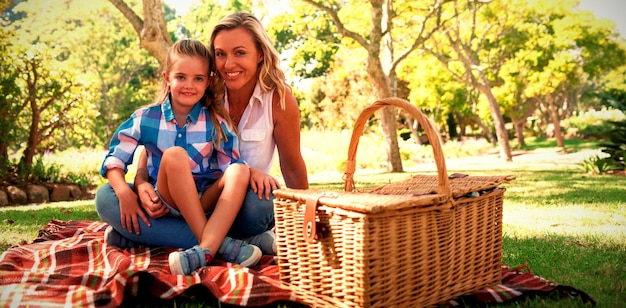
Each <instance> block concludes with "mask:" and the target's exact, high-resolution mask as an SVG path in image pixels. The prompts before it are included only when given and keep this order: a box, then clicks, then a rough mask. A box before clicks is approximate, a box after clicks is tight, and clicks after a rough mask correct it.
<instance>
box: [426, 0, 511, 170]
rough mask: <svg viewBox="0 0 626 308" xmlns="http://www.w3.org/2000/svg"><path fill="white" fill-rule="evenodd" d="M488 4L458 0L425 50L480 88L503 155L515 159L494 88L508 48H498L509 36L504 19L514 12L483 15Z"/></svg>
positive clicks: (461, 77) (468, 82) (460, 79)
mask: <svg viewBox="0 0 626 308" xmlns="http://www.w3.org/2000/svg"><path fill="white" fill-rule="evenodd" d="M489 5H492V4H489ZM485 6H486V5H483V4H482V3H480V2H476V1H468V2H465V1H455V2H454V6H453V7H452V10H451V12H449V13H448V14H451V15H453V16H454V18H453V19H452V20H449V21H446V23H445V31H444V32H442V33H440V34H438V35H435V36H433V37H432V38H431V40H430V41H429V44H428V45H427V46H425V48H424V50H426V51H427V52H429V53H430V54H432V55H433V56H435V57H436V58H437V59H439V61H440V62H441V63H442V64H443V65H444V66H445V67H446V68H447V69H448V71H449V72H450V73H451V74H452V75H453V76H454V77H455V78H456V79H457V80H458V81H460V82H465V83H467V84H468V85H470V86H472V87H474V88H476V89H478V90H479V91H480V92H481V93H482V94H483V95H484V96H485V98H486V99H487V102H488V107H489V110H490V113H491V117H492V120H493V124H494V126H495V130H496V136H497V138H498V143H499V145H500V157H501V158H502V159H504V160H505V161H512V160H513V156H512V154H511V147H510V145H509V137H508V133H507V131H506V127H505V121H504V118H503V116H502V110H501V109H500V107H501V106H500V105H499V104H498V100H497V99H496V97H495V95H494V93H493V90H492V87H493V85H494V82H495V81H496V80H495V79H496V78H497V73H498V69H499V67H500V65H501V63H502V62H503V59H502V56H503V55H504V54H506V50H503V49H500V48H497V44H498V42H499V40H500V39H502V38H503V37H504V36H505V35H506V32H505V31H504V30H506V28H505V27H503V26H502V19H503V18H506V17H507V16H509V15H508V14H512V11H502V13H504V14H505V15H504V17H502V16H500V15H495V14H484V15H483V14H481V13H482V12H483V11H484V10H482V9H483V8H484V7H485ZM487 6H488V5H487Z"/></svg>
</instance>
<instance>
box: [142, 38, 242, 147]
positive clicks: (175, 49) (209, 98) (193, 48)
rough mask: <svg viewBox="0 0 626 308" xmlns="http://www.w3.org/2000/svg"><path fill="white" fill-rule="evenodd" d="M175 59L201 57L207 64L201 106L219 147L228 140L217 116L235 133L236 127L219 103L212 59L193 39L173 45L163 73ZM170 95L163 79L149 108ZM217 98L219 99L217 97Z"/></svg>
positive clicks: (219, 88)
mask: <svg viewBox="0 0 626 308" xmlns="http://www.w3.org/2000/svg"><path fill="white" fill-rule="evenodd" d="M177 57H201V58H203V59H205V60H206V61H208V62H209V72H207V76H208V77H209V86H208V87H207V88H206V90H205V91H204V96H202V101H203V102H202V105H203V106H204V107H206V108H207V109H208V110H209V114H210V116H211V121H212V122H213V126H214V127H215V130H216V133H217V134H216V136H215V138H216V140H213V141H214V142H216V144H217V146H218V147H219V146H220V144H221V142H222V140H228V137H227V136H226V134H225V132H224V130H223V129H222V126H221V125H220V122H219V121H218V116H219V117H221V118H222V119H224V120H225V121H226V124H227V126H228V127H229V128H230V129H232V130H234V131H235V132H236V130H237V127H236V126H235V125H234V124H233V122H232V120H231V119H230V116H229V115H228V111H227V110H226V108H225V107H224V105H223V104H222V103H221V99H222V97H223V93H224V91H223V86H222V84H221V83H220V82H218V81H217V78H215V76H216V75H217V74H215V73H214V72H213V67H214V65H213V60H212V59H213V58H211V55H210V53H209V49H208V48H207V47H206V45H204V44H203V43H202V42H200V41H198V40H193V39H182V40H179V41H177V42H176V43H174V45H172V46H171V47H170V48H169V50H168V52H167V57H166V59H165V68H164V69H163V71H164V72H165V73H169V71H170V68H171V66H172V63H173V62H174V61H175V60H176V58H177ZM215 93H220V95H215ZM170 94H171V90H170V87H169V85H168V84H167V82H166V81H165V79H163V81H162V82H161V90H160V92H159V95H157V97H156V99H155V100H154V101H153V103H152V104H151V106H155V105H160V104H162V103H163V102H164V101H165V99H166V98H168V97H169V96H170ZM218 96H219V97H218Z"/></svg>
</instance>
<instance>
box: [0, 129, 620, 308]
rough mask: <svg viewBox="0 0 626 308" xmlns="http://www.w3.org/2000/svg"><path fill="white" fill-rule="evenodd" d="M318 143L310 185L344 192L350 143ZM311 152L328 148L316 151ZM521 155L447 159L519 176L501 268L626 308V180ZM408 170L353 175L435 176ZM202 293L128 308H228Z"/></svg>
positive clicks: (4, 243) (35, 210) (459, 167)
mask: <svg viewBox="0 0 626 308" xmlns="http://www.w3.org/2000/svg"><path fill="white" fill-rule="evenodd" d="M348 138H349V137H348ZM318 140H320V139H318ZM344 141H345V140H344ZM375 141H376V140H375V138H369V139H364V140H361V142H362V143H363V144H362V145H360V147H361V146H363V148H360V149H359V154H358V156H359V157H361V158H359V160H363V161H364V162H367V161H373V160H376V159H378V158H379V151H380V145H378V149H376V146H375V145H372V144H370V142H372V143H375ZM309 142H310V141H309ZM527 142H529V145H528V147H529V148H528V149H539V150H544V149H550V148H554V147H555V146H554V145H553V144H550V141H549V140H536V139H534V140H533V139H531V140H527ZM320 144H324V145H327V146H328V147H329V148H328V149H327V150H328V151H330V152H327V153H326V154H324V155H313V156H307V155H305V156H307V157H306V160H307V163H308V166H309V170H316V172H314V173H310V174H311V177H310V178H311V182H312V183H311V188H315V189H322V190H342V189H343V182H342V180H341V176H342V171H339V170H341V168H337V167H336V166H335V165H336V164H337V162H339V161H341V160H344V161H345V157H344V152H342V153H336V152H339V149H346V148H347V145H340V146H337V148H335V146H336V145H335V144H334V143H328V142H326V143H320ZM594 147H595V143H588V142H583V141H575V142H574V141H568V142H566V148H568V149H569V148H572V149H577V151H581V150H589V149H594ZM315 149H316V151H325V149H324V148H320V147H318V148H315ZM566 152H569V151H566ZM333 153H334V154H335V156H337V155H338V156H340V157H338V158H336V159H335V160H334V161H333V162H331V163H329V161H328V159H327V158H328V157H334V156H333ZM305 154H306V153H305ZM370 155H372V156H371V157H372V158H370ZM522 158H523V157H515V158H514V162H513V163H496V162H495V161H493V160H485V161H484V162H480V161H461V162H460V163H458V162H455V161H452V160H449V161H448V172H449V173H452V172H460V173H467V174H470V175H503V174H509V175H514V176H515V177H516V179H515V180H514V181H513V182H511V183H509V184H506V185H504V186H505V187H506V188H507V192H506V193H505V198H504V209H503V210H504V217H503V230H504V237H503V263H504V264H506V265H509V266H512V267H514V266H517V265H520V264H526V265H528V266H529V267H530V269H531V270H532V271H533V273H535V274H538V275H540V276H542V277H544V278H547V279H550V280H553V281H555V282H557V283H559V284H562V285H569V286H573V287H575V288H578V289H580V290H582V291H584V292H586V293H588V294H589V295H590V296H591V297H592V298H593V299H594V300H596V301H597V303H598V304H597V307H626V304H625V303H626V204H625V202H626V201H625V200H626V190H625V189H624V185H623V183H624V180H625V179H626V178H625V177H616V176H611V175H588V174H585V173H583V171H582V169H581V168H580V167H579V166H577V164H576V162H575V159H572V158H571V157H570V156H567V157H566V156H563V159H562V160H561V159H560V158H559V159H558V161H550V160H545V161H541V162H540V163H536V162H533V163H530V162H525V161H524V160H523V159H522ZM566 158H567V159H568V161H567V162H565V159H566ZM577 159H582V156H581V157H578V158H577ZM516 161H517V162H516ZM411 166H412V167H410V168H407V170H408V171H407V172H405V173H394V174H389V173H384V172H380V170H377V169H376V168H371V169H360V170H358V171H357V174H356V175H355V180H356V184H357V187H368V186H378V185H382V184H384V183H389V182H395V181H400V180H404V179H406V178H408V177H410V176H411V175H413V174H415V173H420V174H435V173H436V170H433V168H434V167H433V165H431V164H420V163H417V162H416V163H414V164H413V165H411ZM0 217H2V218H1V219H0V220H1V221H0V250H6V249H7V248H8V247H10V246H11V245H14V244H18V243H21V242H30V241H32V240H33V239H34V238H35V237H36V235H37V231H38V230H39V229H40V228H41V227H42V226H43V225H45V223H46V222H47V221H49V220H50V219H51V218H56V219H63V220H69V219H90V220H93V219H98V218H97V216H96V215H95V210H94V206H93V201H76V202H67V203H58V204H43V205H34V206H20V207H8V208H0ZM199 293H202V292H196V293H194V291H193V290H192V291H190V294H187V295H185V296H183V297H181V298H177V299H176V300H173V301H159V302H150V303H147V302H142V303H141V304H138V303H137V302H133V301H130V300H129V301H127V302H125V306H127V307H133V306H137V305H138V306H142V307H152V306H158V307H166V306H167V307H173V306H184V307H186V306H191V307H231V306H228V305H223V304H220V303H218V302H217V301H216V300H215V299H213V298H210V297H208V298H207V297H206V296H201V295H199ZM143 300H144V299H142V301H143ZM277 306H280V307H284V306H288V307H291V306H292V305H287V304H281V305H277ZM500 307H586V306H585V305H583V304H582V302H581V301H580V300H579V299H574V300H572V299H561V300H559V299H554V298H538V299H532V298H531V299H524V300H522V301H519V302H515V303H511V304H508V305H501V306H500Z"/></svg>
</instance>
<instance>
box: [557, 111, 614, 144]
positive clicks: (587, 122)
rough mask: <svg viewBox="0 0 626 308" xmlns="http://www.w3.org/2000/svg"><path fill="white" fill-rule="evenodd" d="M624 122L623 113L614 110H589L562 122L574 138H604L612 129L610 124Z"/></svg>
mask: <svg viewBox="0 0 626 308" xmlns="http://www.w3.org/2000/svg"><path fill="white" fill-rule="evenodd" d="M616 121H626V115H624V112H622V111H621V110H618V109H614V108H603V109H602V110H589V111H586V112H583V113H579V114H577V115H575V116H573V117H571V118H569V119H565V120H564V121H563V126H564V128H565V130H566V131H567V132H568V133H570V134H572V135H573V136H574V137H579V138H582V139H585V138H604V136H605V135H606V134H607V133H608V132H610V131H611V130H612V129H613V125H612V124H611V123H612V122H616Z"/></svg>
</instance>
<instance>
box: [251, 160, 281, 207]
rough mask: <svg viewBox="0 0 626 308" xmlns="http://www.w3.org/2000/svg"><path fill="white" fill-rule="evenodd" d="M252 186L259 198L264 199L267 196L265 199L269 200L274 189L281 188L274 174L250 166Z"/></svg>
mask: <svg viewBox="0 0 626 308" xmlns="http://www.w3.org/2000/svg"><path fill="white" fill-rule="evenodd" d="M250 187H251V188H252V191H254V193H256V194H257V195H258V196H259V199H263V196H265V199H267V200H269V199H270V194H271V193H272V191H273V190H274V189H279V188H280V184H279V183H278V180H277V179H276V178H274V177H273V176H271V175H269V174H266V173H265V172H263V171H261V170H259V169H256V168H250Z"/></svg>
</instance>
